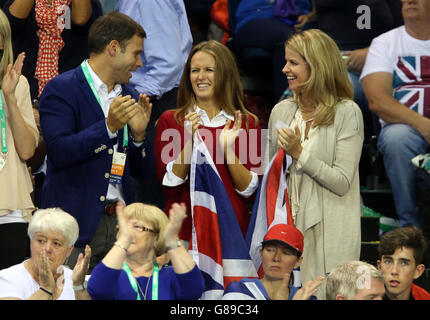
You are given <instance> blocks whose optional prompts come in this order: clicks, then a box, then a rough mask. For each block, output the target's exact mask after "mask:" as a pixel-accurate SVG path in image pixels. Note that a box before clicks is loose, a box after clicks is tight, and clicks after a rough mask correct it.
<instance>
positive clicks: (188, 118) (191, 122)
mask: <svg viewBox="0 0 430 320" xmlns="http://www.w3.org/2000/svg"><path fill="white" fill-rule="evenodd" d="M184 120H185V121H184V127H185V129H186V132H187V133H188V134H191V138H193V137H194V133H195V132H196V130H197V129H198V128H199V126H200V120H201V116H200V114H199V113H197V112H190V113H187V114H186V115H185V118H184Z"/></svg>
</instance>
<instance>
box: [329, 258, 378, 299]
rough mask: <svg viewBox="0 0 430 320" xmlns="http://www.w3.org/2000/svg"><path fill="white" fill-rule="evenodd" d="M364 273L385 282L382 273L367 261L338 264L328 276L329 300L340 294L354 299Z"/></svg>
mask: <svg viewBox="0 0 430 320" xmlns="http://www.w3.org/2000/svg"><path fill="white" fill-rule="evenodd" d="M363 275H368V276H369V277H370V278H371V279H372V278H373V279H377V280H379V281H381V282H384V276H383V275H382V273H381V272H380V271H379V270H378V269H376V267H375V266H373V265H371V264H369V263H367V262H364V261H349V262H345V263H343V264H341V265H339V266H337V267H336V268H335V269H333V270H332V271H331V272H330V274H329V275H328V276H327V282H326V298H327V300H336V296H337V295H338V294H340V295H342V296H343V297H345V298H346V299H348V300H354V299H355V295H356V294H357V292H358V290H360V288H359V286H360V284H362V283H361V282H360V278H363ZM369 280H370V279H369Z"/></svg>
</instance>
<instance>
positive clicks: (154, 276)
mask: <svg viewBox="0 0 430 320" xmlns="http://www.w3.org/2000/svg"><path fill="white" fill-rule="evenodd" d="M122 269H123V270H124V271H125V273H126V274H127V276H128V280H129V281H130V284H131V287H132V288H133V290H134V291H135V292H136V293H137V298H136V300H142V298H141V297H140V294H139V289H138V284H137V280H136V278H135V277H134V276H133V273H132V272H131V270H130V268H129V266H128V265H127V263H125V261H124V263H123V264H122ZM158 271H159V267H158V263H157V262H155V263H154V270H153V272H152V296H151V300H158ZM150 280H151V279H150V278H148V281H150ZM145 298H146V297H145Z"/></svg>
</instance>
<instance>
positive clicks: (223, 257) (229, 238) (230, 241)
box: [190, 134, 257, 300]
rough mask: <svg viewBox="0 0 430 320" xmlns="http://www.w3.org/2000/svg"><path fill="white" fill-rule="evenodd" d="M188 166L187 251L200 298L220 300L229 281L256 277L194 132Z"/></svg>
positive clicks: (206, 154)
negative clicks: (201, 285)
mask: <svg viewBox="0 0 430 320" xmlns="http://www.w3.org/2000/svg"><path fill="white" fill-rule="evenodd" d="M194 140H195V141H194V147H193V154H192V158H191V168H190V195H191V213H192V239H191V244H190V254H191V256H192V257H193V259H194V261H195V262H196V264H197V265H198V267H199V269H200V270H201V272H202V274H203V277H204V279H205V292H204V293H203V295H202V297H201V299H205V300H209V299H210V300H215V299H220V298H221V297H222V295H223V292H224V289H225V288H226V287H227V285H228V284H229V283H230V282H232V281H237V280H240V279H242V278H244V277H247V278H256V277H257V273H256V270H255V267H254V264H253V262H252V260H251V258H250V255H249V251H248V246H247V244H246V242H245V239H244V237H243V235H242V232H241V230H240V227H239V223H238V221H237V218H236V215H235V213H234V211H233V207H232V205H231V202H230V199H229V197H228V195H227V192H226V190H225V188H224V184H223V182H222V180H221V178H220V176H219V174H218V172H217V169H216V166H215V164H214V162H213V159H212V157H211V155H210V153H209V151H208V149H207V148H206V145H205V143H204V142H203V141H202V139H201V137H200V136H199V135H198V134H196V136H195V139H194Z"/></svg>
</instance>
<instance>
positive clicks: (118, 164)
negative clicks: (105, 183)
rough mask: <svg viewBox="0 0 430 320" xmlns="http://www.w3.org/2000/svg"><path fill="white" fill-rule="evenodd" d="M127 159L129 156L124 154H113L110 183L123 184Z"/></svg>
mask: <svg viewBox="0 0 430 320" xmlns="http://www.w3.org/2000/svg"><path fill="white" fill-rule="evenodd" d="M126 159H127V155H126V154H125V153H123V152H118V151H115V152H114V153H113V157H112V169H111V171H110V177H109V183H114V184H121V181H122V176H123V175H124V167H125V160H126Z"/></svg>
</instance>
